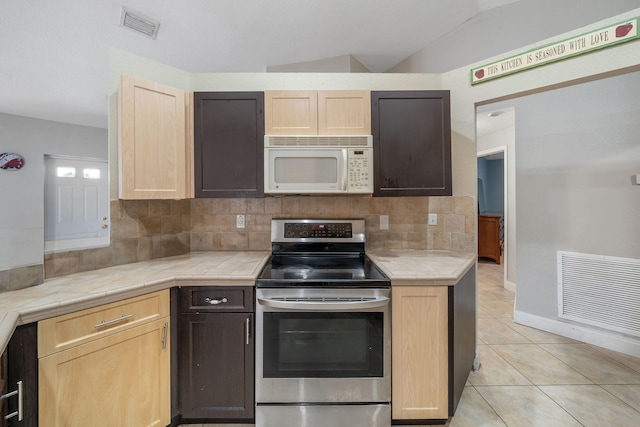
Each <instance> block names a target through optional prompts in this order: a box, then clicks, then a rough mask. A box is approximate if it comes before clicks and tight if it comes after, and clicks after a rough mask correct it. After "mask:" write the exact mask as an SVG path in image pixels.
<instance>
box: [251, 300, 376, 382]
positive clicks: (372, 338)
mask: <svg viewBox="0 0 640 427" xmlns="http://www.w3.org/2000/svg"><path fill="white" fill-rule="evenodd" d="M383 342H384V337H383V313H381V312H376V313H363V312H358V313H324V312H320V313H318V312H313V313H300V312H291V313H288V312H268V313H264V349H263V362H264V367H263V370H264V376H265V378H354V377H382V376H383Z"/></svg>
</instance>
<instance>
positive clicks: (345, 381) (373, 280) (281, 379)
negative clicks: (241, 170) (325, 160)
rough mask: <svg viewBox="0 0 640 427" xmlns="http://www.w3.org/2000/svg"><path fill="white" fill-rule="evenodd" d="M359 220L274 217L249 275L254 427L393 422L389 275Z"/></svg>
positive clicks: (356, 426)
mask: <svg viewBox="0 0 640 427" xmlns="http://www.w3.org/2000/svg"><path fill="white" fill-rule="evenodd" d="M364 230H365V224H364V220H362V219H334V220H327V219H274V220H272V223H271V242H272V256H271V258H270V260H269V262H268V263H267V265H266V266H265V267H264V269H263V270H262V272H261V273H260V275H259V277H258V279H257V281H256V299H257V301H256V427H275V426H277V427H300V426H305V427H327V426H331V427H381V426H385V427H388V426H389V425H390V424H391V409H390V401H391V376H390V374H391V327H390V320H391V319H390V297H391V289H390V281H389V279H388V278H387V277H386V276H385V275H384V274H383V273H382V272H381V271H380V270H379V269H378V268H377V267H376V266H375V265H374V264H373V263H372V262H371V261H370V260H369V258H367V256H366V255H365V252H364V245H365V233H364Z"/></svg>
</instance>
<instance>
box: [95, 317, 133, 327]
mask: <svg viewBox="0 0 640 427" xmlns="http://www.w3.org/2000/svg"><path fill="white" fill-rule="evenodd" d="M132 317H133V314H126V315H124V316H121V317H118V318H117V319H113V320H103V321H102V322H100V323H98V324H97V325H95V326H94V328H95V329H100V328H104V327H105V326H109V325H113V324H114V323H118V322H122V321H123V320H127V319H130V318H132Z"/></svg>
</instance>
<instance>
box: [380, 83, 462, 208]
mask: <svg viewBox="0 0 640 427" xmlns="http://www.w3.org/2000/svg"><path fill="white" fill-rule="evenodd" d="M371 128H372V133H373V149H374V190H373V195H374V196H376V197H380V196H451V194H452V193H451V112H450V101H449V91H440V90H438V91H380V92H371Z"/></svg>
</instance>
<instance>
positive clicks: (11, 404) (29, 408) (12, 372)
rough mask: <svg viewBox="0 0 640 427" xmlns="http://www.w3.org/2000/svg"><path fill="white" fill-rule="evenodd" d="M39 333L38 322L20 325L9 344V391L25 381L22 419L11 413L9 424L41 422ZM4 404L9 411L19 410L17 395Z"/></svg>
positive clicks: (24, 425) (23, 426)
mask: <svg viewBox="0 0 640 427" xmlns="http://www.w3.org/2000/svg"><path fill="white" fill-rule="evenodd" d="M37 334H38V326H37V324H36V323H30V324H28V325H23V326H18V327H17V328H16V330H15V332H14V333H13V336H12V337H11V340H10V341H9V344H8V345H7V367H8V371H7V383H8V384H7V389H8V390H7V391H14V390H16V388H17V383H18V381H22V421H20V420H18V417H17V416H16V417H12V418H10V419H8V420H7V426H8V427H14V426H15V427H37V425H38V346H37V344H38V337H37ZM3 404H6V405H7V409H8V413H13V412H15V411H17V410H18V398H17V396H13V397H10V398H9V399H6V400H3ZM5 415H6V414H5ZM0 424H1V423H0ZM43 425H46V424H43Z"/></svg>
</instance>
